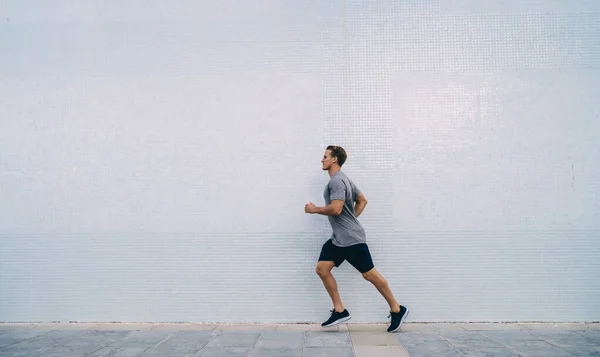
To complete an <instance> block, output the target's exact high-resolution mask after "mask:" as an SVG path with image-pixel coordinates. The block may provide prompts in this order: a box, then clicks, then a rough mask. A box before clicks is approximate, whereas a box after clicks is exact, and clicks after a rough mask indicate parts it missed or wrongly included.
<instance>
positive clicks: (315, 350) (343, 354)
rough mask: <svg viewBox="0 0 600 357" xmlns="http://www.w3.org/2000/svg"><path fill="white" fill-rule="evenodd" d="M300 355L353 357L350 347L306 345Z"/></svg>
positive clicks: (310, 356) (303, 356) (306, 356)
mask: <svg viewBox="0 0 600 357" xmlns="http://www.w3.org/2000/svg"><path fill="white" fill-rule="evenodd" d="M302 357H354V352H353V351H352V348H351V347H307V348H304V351H303V352H302Z"/></svg>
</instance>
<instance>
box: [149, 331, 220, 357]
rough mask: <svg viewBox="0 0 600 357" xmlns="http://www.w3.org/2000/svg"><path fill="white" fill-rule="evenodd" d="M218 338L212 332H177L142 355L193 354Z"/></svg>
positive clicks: (215, 333)
mask: <svg viewBox="0 0 600 357" xmlns="http://www.w3.org/2000/svg"><path fill="white" fill-rule="evenodd" d="M217 336H218V334H217V332H214V331H178V332H177V333H175V334H174V335H172V336H170V337H168V339H167V340H164V341H162V342H161V343H159V344H158V345H156V346H154V347H152V348H151V349H149V350H148V351H146V352H145V353H144V356H157V357H158V356H164V355H172V354H195V353H196V352H198V351H199V350H200V349H201V348H202V347H204V346H206V345H207V344H208V343H209V342H210V341H212V340H213V339H214V338H216V337H217Z"/></svg>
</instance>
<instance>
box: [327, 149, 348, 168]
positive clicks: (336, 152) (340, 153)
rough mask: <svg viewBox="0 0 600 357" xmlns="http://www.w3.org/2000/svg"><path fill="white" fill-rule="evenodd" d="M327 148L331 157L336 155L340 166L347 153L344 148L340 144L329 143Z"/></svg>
mask: <svg viewBox="0 0 600 357" xmlns="http://www.w3.org/2000/svg"><path fill="white" fill-rule="evenodd" d="M327 150H329V151H331V157H336V158H337V163H338V165H340V167H342V165H343V164H344V162H346V158H347V157H348V155H346V150H344V148H343V147H341V146H335V145H329V146H328V147H327Z"/></svg>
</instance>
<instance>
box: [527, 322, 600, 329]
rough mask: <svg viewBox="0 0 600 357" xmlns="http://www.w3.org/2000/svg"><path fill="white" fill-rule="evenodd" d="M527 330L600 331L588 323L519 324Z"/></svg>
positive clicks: (594, 325)
mask: <svg viewBox="0 0 600 357" xmlns="http://www.w3.org/2000/svg"><path fill="white" fill-rule="evenodd" d="M519 325H521V326H523V327H524V328H525V329H527V330H587V329H600V327H598V326H597V325H600V324H588V323H519Z"/></svg>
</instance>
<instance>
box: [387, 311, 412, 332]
mask: <svg viewBox="0 0 600 357" xmlns="http://www.w3.org/2000/svg"><path fill="white" fill-rule="evenodd" d="M406 316H408V309H407V308H406V307H404V306H402V305H400V311H399V312H390V314H389V316H388V317H391V318H392V323H391V324H390V327H388V329H387V331H388V332H396V331H398V330H400V326H402V323H403V322H404V319H405V318H406Z"/></svg>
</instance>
